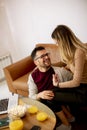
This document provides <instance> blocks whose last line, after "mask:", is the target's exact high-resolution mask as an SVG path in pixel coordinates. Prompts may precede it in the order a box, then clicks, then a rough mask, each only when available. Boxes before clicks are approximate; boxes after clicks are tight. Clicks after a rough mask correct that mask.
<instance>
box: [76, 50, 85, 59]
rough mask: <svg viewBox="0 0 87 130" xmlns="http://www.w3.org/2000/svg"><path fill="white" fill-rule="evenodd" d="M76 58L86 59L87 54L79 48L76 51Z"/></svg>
mask: <svg viewBox="0 0 87 130" xmlns="http://www.w3.org/2000/svg"><path fill="white" fill-rule="evenodd" d="M75 57H81V58H82V57H86V54H85V52H84V51H83V50H82V49H80V48H77V49H76V51H75Z"/></svg>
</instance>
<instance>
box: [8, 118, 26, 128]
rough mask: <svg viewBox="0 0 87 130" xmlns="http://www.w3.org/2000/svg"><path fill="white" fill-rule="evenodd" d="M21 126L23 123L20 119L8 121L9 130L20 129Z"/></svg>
mask: <svg viewBox="0 0 87 130" xmlns="http://www.w3.org/2000/svg"><path fill="white" fill-rule="evenodd" d="M23 126H24V124H23V121H22V120H14V121H12V122H10V123H9V128H10V130H22V129H23Z"/></svg>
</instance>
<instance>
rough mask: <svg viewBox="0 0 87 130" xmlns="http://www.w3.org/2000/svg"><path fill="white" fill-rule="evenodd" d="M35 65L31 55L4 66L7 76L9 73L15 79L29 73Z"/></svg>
mask: <svg viewBox="0 0 87 130" xmlns="http://www.w3.org/2000/svg"><path fill="white" fill-rule="evenodd" d="M34 67H35V64H34V62H33V60H32V58H31V57H30V56H28V57H26V58H24V59H22V60H20V61H18V62H15V63H13V64H11V65H9V66H7V67H5V68H4V73H5V76H7V73H9V76H10V77H11V79H12V80H13V81H14V80H16V79H17V78H19V77H21V76H23V75H25V74H27V73H28V72H30V71H31V70H32V69H33V68H34Z"/></svg>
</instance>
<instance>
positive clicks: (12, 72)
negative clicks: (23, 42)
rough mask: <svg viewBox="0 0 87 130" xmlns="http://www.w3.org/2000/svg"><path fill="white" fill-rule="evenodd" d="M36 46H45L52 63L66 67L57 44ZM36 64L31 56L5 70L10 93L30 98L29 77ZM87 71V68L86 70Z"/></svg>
mask: <svg viewBox="0 0 87 130" xmlns="http://www.w3.org/2000/svg"><path fill="white" fill-rule="evenodd" d="M36 46H44V47H45V48H46V49H47V51H48V52H49V53H50V57H51V63H52V64H53V65H55V66H64V65H65V64H63V63H62V62H61V61H60V55H59V51H58V47H57V46H56V45H55V44H46V43H43V44H42V43H41V44H36ZM34 67H35V64H34V62H33V60H32V58H31V57H30V56H28V57H25V58H24V59H22V60H20V61H18V62H16V63H13V64H11V65H9V66H7V67H5V68H4V73H5V78H6V81H7V84H8V88H9V91H10V92H12V93H17V94H20V95H23V96H28V94H29V92H28V85H27V81H28V76H29V74H30V72H31V71H32V70H33V69H34ZM86 69H87V68H86Z"/></svg>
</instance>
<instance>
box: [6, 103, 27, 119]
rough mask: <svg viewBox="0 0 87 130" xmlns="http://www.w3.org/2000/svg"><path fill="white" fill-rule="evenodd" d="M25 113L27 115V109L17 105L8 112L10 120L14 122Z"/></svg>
mask: <svg viewBox="0 0 87 130" xmlns="http://www.w3.org/2000/svg"><path fill="white" fill-rule="evenodd" d="M25 113H26V107H25V106H22V105H17V106H15V107H13V108H11V109H9V110H8V115H9V118H10V119H12V120H14V119H19V118H21V117H23V116H24V115H25Z"/></svg>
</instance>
